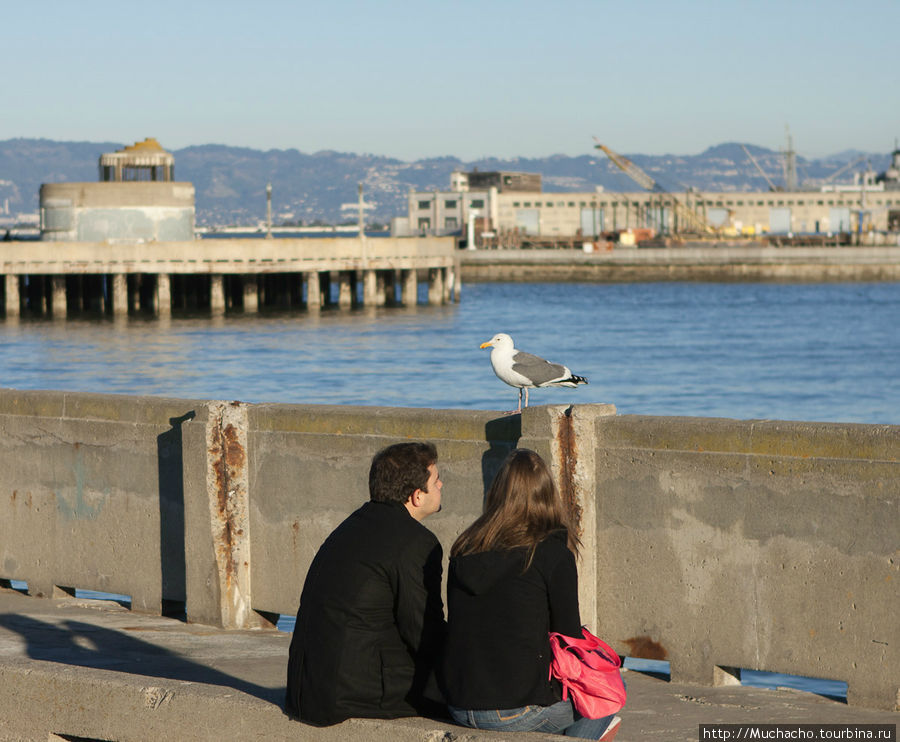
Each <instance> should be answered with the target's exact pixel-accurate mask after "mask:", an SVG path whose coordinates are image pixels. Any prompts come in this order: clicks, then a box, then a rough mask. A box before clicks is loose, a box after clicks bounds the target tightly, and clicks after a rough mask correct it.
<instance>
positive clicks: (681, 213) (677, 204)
mask: <svg viewBox="0 0 900 742" xmlns="http://www.w3.org/2000/svg"><path fill="white" fill-rule="evenodd" d="M594 141H595V142H597V143H596V144H595V145H594V149H599V150H602V151H603V152H604V154H606V156H607V157H608V158H609V159H610V160H612V162H613V163H615V165H616V166H617V167H618V168H619V169H620V170H622V171H623V172H624V173H625V174H626V175H628V177H629V178H631V179H632V180H633V181H634V182H635V183H637V184H638V185H639V186H641V188H644V189H646V190H648V191H652V192H654V193H661V194H665V195H667V196H668V197H669V198H671V199H672V209H673V211H674V212H675V216H676V218H678V220H679V223H681V224H684V225H686V226H687V228H688V229H687V230H686V231H694V232H698V233H700V234H714V233H715V231H716V230H715V229H713V228H712V227H711V226H710V225H709V224H708V223H707V222H706V220H705V219H704V218H703V217H702V216H700V215H699V214H698V213H697V212H696V211H694V210H693V209H692V208H690V207H689V206H686V205H685V204H683V203H681V201H679V200H678V197H677V196H676V195H675V194H674V193H670V192H669V191H667V190H666V189H665V188H663V187H662V186H661V185H660V184H659V183H657V182H656V181H655V180H654V179H653V178H651V177H650V176H649V175H648V174H647V173H645V172H644V171H643V170H641V169H640V168H639V167H638V166H637V165H635V164H634V163H633V162H632V161H631V160H629V159H628V158H627V157H624V156H622V155H620V154H618V153H617V152H614V151H613V150H611V149H610V148H609V147H607V146H606V145H605V144H601V143H600V140H598V139H597V137H594Z"/></svg>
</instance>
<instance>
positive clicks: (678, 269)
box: [460, 240, 900, 283]
mask: <svg viewBox="0 0 900 742" xmlns="http://www.w3.org/2000/svg"><path fill="white" fill-rule="evenodd" d="M589 244H590V243H589ZM460 252H461V253H462V256H463V257H462V271H463V278H464V279H465V280H466V281H472V282H480V281H524V282H527V281H598V282H610V283H628V282H638V281H790V282H801V283H802V282H825V281H900V246H898V245H877V246H862V247H849V246H843V247H841V246H838V247H822V246H816V247H809V246H796V247H794V246H792V247H776V246H772V245H764V244H760V243H757V242H751V241H746V240H745V241H740V240H738V241H734V240H732V241H723V242H718V243H717V242H707V243H697V244H693V245H685V246H680V247H640V248H639V247H624V248H623V247H616V248H614V249H610V250H605V249H604V250H600V251H592V252H584V251H583V250H571V249H569V250H561V249H555V250H461V251H460Z"/></svg>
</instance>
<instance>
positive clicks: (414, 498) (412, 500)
mask: <svg viewBox="0 0 900 742" xmlns="http://www.w3.org/2000/svg"><path fill="white" fill-rule="evenodd" d="M421 503H422V490H413V492H412V494H411V495H410V496H409V504H410V505H412V506H413V507H416V508H417V507H419V505H421Z"/></svg>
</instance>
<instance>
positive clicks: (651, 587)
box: [0, 390, 900, 709]
mask: <svg viewBox="0 0 900 742" xmlns="http://www.w3.org/2000/svg"><path fill="white" fill-rule="evenodd" d="M406 439H427V440H431V441H433V442H435V443H436V445H437V447H438V450H439V453H440V465H441V469H442V474H443V478H444V482H445V487H444V495H445V498H444V510H443V511H442V512H441V513H439V514H437V515H435V516H434V517H433V518H431V519H430V520H429V522H428V525H429V526H430V527H431V528H432V529H433V530H434V531H435V533H436V534H437V535H438V537H439V538H440V540H441V541H442V543H443V544H444V546H445V550H446V549H448V548H449V545H450V544H451V543H452V541H453V539H454V538H455V536H456V535H457V534H458V533H459V532H460V531H461V530H462V529H463V528H464V527H465V526H466V525H468V523H470V522H471V521H472V520H473V519H474V518H475V517H476V515H477V514H478V513H479V512H480V508H481V501H482V497H483V493H484V489H485V486H486V483H488V482H489V481H490V479H491V478H492V476H493V474H494V472H495V471H496V469H497V466H498V465H499V462H500V461H501V460H502V458H503V457H504V456H505V454H506V453H507V452H508V451H509V450H510V449H511V448H512V447H514V446H517V445H519V446H527V447H530V448H534V449H536V450H537V451H539V452H540V453H541V454H542V455H543V456H545V457H546V458H547V459H548V460H549V461H550V462H551V464H552V467H553V470H554V473H555V475H556V476H557V479H558V482H559V485H560V489H561V491H562V493H563V496H564V497H565V498H567V500H568V501H569V502H570V503H571V506H572V507H573V508H574V509H575V510H576V511H577V512H578V513H579V515H580V524H581V530H582V539H583V542H584V549H583V552H582V556H581V561H580V564H579V570H580V582H581V587H580V589H581V605H582V615H583V620H584V621H585V622H586V623H587V624H589V625H590V626H592V627H593V628H594V629H596V631H597V632H598V633H599V634H600V635H601V636H604V637H605V638H606V639H607V640H608V641H609V642H610V643H611V644H612V645H613V647H614V648H615V649H616V650H617V651H619V652H620V653H622V654H627V655H630V656H634V657H649V658H656V659H666V660H669V661H670V663H671V670H672V680H673V681H675V682H682V681H689V682H695V683H702V684H707V685H710V686H713V685H718V684H726V683H729V682H733V681H734V677H735V675H736V674H738V673H739V668H752V669H761V670H770V671H776V672H785V673H792V674H799V675H810V676H814V677H825V678H833V679H838V680H844V681H846V682H847V683H848V701H849V703H851V704H857V705H862V706H870V707H875V708H882V709H895V708H896V707H897V701H898V697H897V694H898V687H900V671H898V667H900V650H898V647H900V628H898V622H897V620H896V616H897V615H898V614H900V591H898V589H897V584H898V579H900V574H898V572H900V557H898V551H897V547H898V537H897V534H898V533H900V507H898V498H900V462H898V452H900V427H898V426H884V425H849V424H827V423H802V422H774V421H739V420H725V419H695V418H655V417H645V416H617V415H616V414H615V409H614V408H613V407H612V406H611V405H585V406H581V407H574V408H569V409H566V408H562V407H534V408H529V409H528V410H526V411H525V413H524V414H523V415H521V416H499V415H498V413H495V412H489V411H463V410H426V409H396V408H363V407H331V406H310V405H246V404H241V403H238V402H215V401H208V400H176V399H159V398H135V397H124V396H112V395H93V394H76V393H65V392H23V391H15V390H2V391H0V465H2V470H3V471H4V472H5V477H4V483H3V492H2V493H0V579H3V580H24V581H26V582H27V584H28V589H29V593H30V594H32V595H43V596H46V597H53V596H61V595H66V594H70V593H71V591H72V589H73V588H81V589H91V590H102V591H106V592H113V593H122V594H125V595H130V596H131V597H132V610H133V611H136V612H144V613H149V614H161V613H166V612H171V613H179V612H182V611H183V612H184V613H186V615H187V618H188V620H189V621H191V622H198V623H205V624H211V625H214V626H221V627H229V628H251V627H259V626H266V625H268V624H269V622H270V621H271V620H272V619H273V618H275V616H276V615H277V614H291V613H293V612H295V611H296V609H297V604H298V600H299V594H300V587H301V585H302V580H303V576H304V574H305V571H306V569H307V567H308V565H309V562H310V560H311V559H312V556H313V555H314V553H315V551H316V549H317V548H318V546H319V544H320V543H321V541H322V539H323V538H324V537H325V535H326V534H327V533H328V532H329V531H330V530H331V529H332V528H333V527H334V526H335V525H336V524H337V523H338V522H339V521H340V520H341V519H343V517H344V516H345V515H346V514H347V513H348V512H350V511H351V510H352V509H354V508H355V507H357V506H358V505H359V504H360V503H361V502H362V501H363V500H364V499H366V476H367V471H368V465H369V461H370V459H371V456H372V454H373V453H374V452H375V451H376V450H378V449H379V448H381V447H382V446H384V445H387V444H389V443H392V442H396V441H398V440H406Z"/></svg>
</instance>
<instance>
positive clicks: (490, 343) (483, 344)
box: [478, 340, 493, 348]
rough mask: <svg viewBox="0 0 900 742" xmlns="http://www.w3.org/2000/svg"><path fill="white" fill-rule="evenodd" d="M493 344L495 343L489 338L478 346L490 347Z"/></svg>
mask: <svg viewBox="0 0 900 742" xmlns="http://www.w3.org/2000/svg"><path fill="white" fill-rule="evenodd" d="M492 345H493V343H492V342H491V341H490V340H488V341H487V342H486V343H482V344H481V345H479V346H478V347H479V348H490V347H491V346H492Z"/></svg>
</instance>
